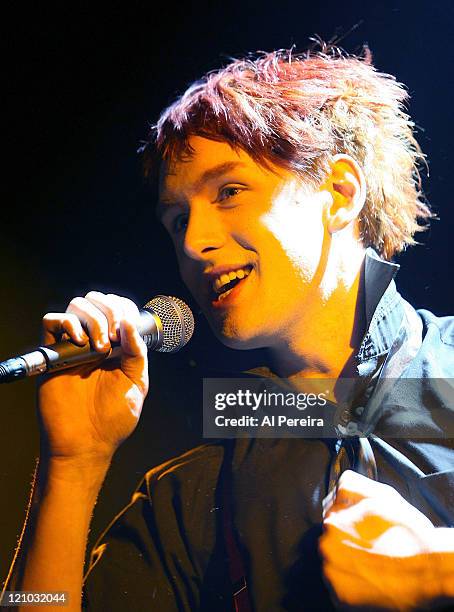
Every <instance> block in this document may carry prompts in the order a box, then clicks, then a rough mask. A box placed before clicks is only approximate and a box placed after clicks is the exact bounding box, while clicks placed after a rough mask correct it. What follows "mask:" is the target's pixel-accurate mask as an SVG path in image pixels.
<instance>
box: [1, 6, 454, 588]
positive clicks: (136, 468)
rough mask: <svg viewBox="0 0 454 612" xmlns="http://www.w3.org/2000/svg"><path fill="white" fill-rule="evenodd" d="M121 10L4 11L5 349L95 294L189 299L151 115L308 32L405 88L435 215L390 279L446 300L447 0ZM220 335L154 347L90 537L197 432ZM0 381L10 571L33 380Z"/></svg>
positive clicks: (449, 205) (25, 477)
mask: <svg viewBox="0 0 454 612" xmlns="http://www.w3.org/2000/svg"><path fill="white" fill-rule="evenodd" d="M124 6H126V4H125V3H121V4H120V3H118V5H117V6H114V5H113V4H112V3H110V4H108V5H106V9H105V11H102V10H101V8H100V6H98V7H95V9H94V8H93V5H92V4H91V3H90V4H89V3H86V4H85V3H75V5H74V3H71V5H68V4H67V3H60V4H59V5H55V6H52V5H51V3H40V5H39V6H36V7H35V8H34V9H27V11H26V10H25V6H24V7H21V6H20V5H18V8H17V9H16V12H15V14H12V15H10V16H9V17H8V19H5V20H4V25H3V30H4V31H3V36H2V38H3V41H4V50H3V53H2V60H3V62H2V64H3V65H2V75H1V78H2V91H3V96H2V98H3V101H4V103H6V104H5V105H4V110H3V114H2V135H3V137H2V143H1V145H2V149H3V160H4V161H3V162H2V170H3V172H2V175H3V185H4V187H5V194H4V196H3V198H4V199H3V202H2V216H1V221H0V257H1V259H0V261H1V267H0V270H1V272H0V274H1V282H0V291H1V298H2V299H1V300H0V359H4V358H7V357H8V356H10V355H12V354H14V353H17V352H19V351H21V352H22V351H24V350H25V349H26V348H28V347H31V346H33V345H34V344H36V343H37V342H38V340H39V328H40V319H41V317H42V315H43V314H44V313H45V312H46V311H49V310H60V309H64V308H65V307H66V304H67V302H68V301H69V299H71V297H73V296H75V295H84V294H85V293H86V292H87V291H89V290H90V289H94V288H98V289H100V290H106V291H112V292H116V293H119V294H123V295H127V296H129V297H131V298H133V299H134V300H136V301H137V303H141V302H144V301H146V299H148V298H149V297H151V296H153V295H154V294H156V293H159V292H168V293H171V294H172V293H174V294H176V295H180V296H185V291H184V289H183V288H182V287H181V284H180V282H179V280H178V279H177V278H176V275H175V272H174V268H175V264H174V259H173V255H172V252H171V249H170V245H169V243H168V241H167V239H166V237H165V236H164V234H163V232H162V230H161V229H160V228H159V227H157V226H156V223H155V221H154V215H153V205H154V201H155V194H154V192H153V191H152V190H150V189H149V188H148V187H146V186H145V185H144V182H143V180H142V178H141V166H140V159H139V157H138V156H137V155H136V150H137V148H138V146H139V143H140V140H141V139H142V138H143V137H144V136H145V134H146V132H147V125H148V122H150V121H155V120H156V119H157V117H158V114H159V111H160V110H161V109H162V108H163V107H164V106H165V105H167V104H168V103H170V102H171V101H172V100H173V99H174V97H175V95H176V94H177V93H179V92H182V91H183V90H184V88H185V87H186V85H187V84H189V83H190V82H191V81H192V80H194V79H196V78H198V77H200V76H201V75H202V74H203V73H205V72H206V71H207V70H209V69H212V68H216V67H218V66H219V65H220V64H222V63H225V62H226V61H227V60H226V58H227V57H229V56H238V55H241V54H243V53H245V52H248V51H255V50H259V49H260V50H270V49H273V48H282V47H290V46H291V45H293V44H295V45H296V47H297V48H299V49H301V48H304V47H305V46H306V45H307V44H308V42H309V41H308V39H309V37H310V36H311V35H314V34H318V35H320V36H321V37H322V38H323V39H325V40H328V39H330V38H332V37H333V36H335V35H337V36H338V37H341V36H342V35H343V34H346V33H348V32H349V31H350V30H351V29H352V27H353V26H355V25H356V26H357V27H356V28H354V29H353V31H352V32H350V33H349V34H348V35H347V36H345V38H344V39H343V40H341V42H340V43H339V44H340V45H341V46H343V47H344V48H346V49H347V50H348V51H349V52H357V51H359V50H360V49H361V46H362V44H363V43H368V44H369V46H370V48H371V50H372V52H373V55H374V63H375V65H376V66H377V67H378V68H379V69H380V70H382V71H384V72H391V73H393V74H395V75H396V76H397V78H398V79H399V80H401V81H403V82H404V83H406V84H407V85H408V88H409V91H410V93H411V96H412V100H411V105H410V112H411V114H412V116H413V117H414V119H415V122H416V124H417V125H418V126H421V129H420V130H419V140H420V143H421V145H422V148H423V150H424V151H425V153H426V154H427V155H428V159H429V167H430V178H429V179H427V178H425V181H424V185H425V192H426V194H427V197H428V199H429V201H430V203H431V204H432V206H433V208H434V210H435V211H436V212H437V214H438V215H439V217H440V221H435V222H434V223H433V224H432V229H431V231H430V232H428V233H427V234H426V235H424V236H422V237H421V240H422V241H423V243H424V244H423V245H422V246H418V247H415V248H413V249H410V250H409V251H408V253H405V254H404V255H403V256H402V257H400V258H399V262H400V263H401V264H402V270H401V272H400V273H399V277H398V285H399V287H400V290H401V292H402V293H403V295H404V296H405V297H406V298H407V299H408V300H409V301H410V302H412V303H413V304H414V305H415V306H417V307H425V308H429V309H430V310H432V311H434V312H435V313H437V314H446V313H448V312H449V311H452V273H451V261H452V258H451V253H452V243H451V241H450V238H451V236H450V230H451V227H452V223H453V218H454V213H453V201H452V197H451V194H452V177H453V171H452V167H451V165H450V163H451V159H450V157H451V156H450V155H449V154H450V152H451V147H452V142H453V135H454V134H453V127H452V105H453V89H452V87H453V86H452V83H453V71H452V65H453V59H454V58H453V54H452V28H453V26H454V5H453V4H452V3H451V2H450V0H444V1H442V0H438V1H437V2H426V1H420V0H416V1H415V0H413V1H411V2H410V1H409V2H406V1H401V2H399V1H397V0H396V1H385V2H381V4H380V6H378V4H377V3H366V2H364V1H352V2H347V3H345V2H344V3H342V2H333V1H327V0H325V1H324V2H323V3H316V2H310V3H309V2H305V1H300V2H297V1H292V2H289V1H287V0H280V1H279V2H272V3H267V2H266V1H262V2H248V1H246V0H243V1H242V2H237V3H234V4H229V3H225V2H224V3H221V2H210V3H206V2H198V3H194V4H190V3H187V4H183V3H180V4H178V3H177V4H175V3H171V2H165V3H162V5H157V4H156V5H155V6H153V4H152V3H151V2H147V3H128V4H127V7H128V8H127V9H125V8H124ZM94 10H95V11H96V13H94ZM422 128H424V129H422ZM451 240H452V239H451ZM198 318H199V317H198ZM210 343H211V340H210V339H209V338H208V336H207V335H206V334H205V332H204V326H203V323H202V322H201V321H199V325H198V334H197V337H196V338H195V341H194V342H193V343H191V345H190V346H189V347H188V348H187V349H186V350H185V351H183V352H182V353H180V354H179V355H178V356H173V357H171V356H155V357H154V358H153V364H152V368H153V377H152V379H153V383H152V389H153V392H152V394H151V395H150V398H149V399H148V400H147V405H146V407H145V411H144V415H143V418H142V421H141V423H140V425H139V427H138V429H137V431H136V432H135V434H134V435H133V436H132V438H131V439H130V440H128V442H127V443H126V444H125V445H124V447H122V449H121V450H120V451H119V453H118V455H117V457H116V460H115V463H114V466H113V468H112V471H111V473H110V475H109V478H108V480H107V482H106V485H105V490H104V492H103V495H102V497H101V501H100V502H99V504H98V506H97V509H96V513H95V519H94V523H93V530H92V534H96V533H98V532H99V529H100V527H101V526H102V525H105V524H106V522H107V521H108V519H109V518H111V517H112V516H113V513H114V512H116V511H117V510H118V509H119V508H121V507H122V505H123V504H124V503H125V502H126V500H127V499H128V497H129V495H130V492H131V491H132V488H133V486H134V485H135V484H136V482H137V481H138V480H139V478H140V476H141V474H142V473H143V471H144V470H145V469H146V468H147V467H150V466H152V465H155V464H157V463H158V462H161V461H163V460H164V459H166V458H169V457H171V456H174V455H175V454H178V453H180V452H181V451H183V450H185V449H187V448H190V447H192V446H194V445H195V444H197V443H198V442H199V441H200V439H201V434H200V429H201V424H200V406H199V401H198V395H197V391H198V387H197V385H195V387H196V388H195V387H194V384H192V385H190V384H189V381H190V380H192V379H191V368H192V365H191V363H192V362H193V361H196V362H197V361H198V360H200V359H202V360H203V355H204V354H206V353H207V352H208V351H209V345H210ZM190 362H191V363H190ZM0 392H1V415H0V419H1V420H0V423H1V432H2V446H1V449H0V495H1V502H2V503H1V510H0V577H3V576H4V575H5V574H6V571H7V566H8V560H9V559H10V558H11V556H12V553H13V550H14V545H15V542H16V538H17V535H18V533H19V531H20V527H21V524H22V521H23V518H24V508H25V505H26V500H27V496H28V490H29V482H30V477H31V473H32V470H33V465H34V458H35V457H36V456H37V452H38V433H37V428H36V423H35V413H34V393H35V390H34V381H32V380H28V381H24V382H21V383H17V384H15V385H11V386H8V387H7V386H5V387H2V388H1V390H0Z"/></svg>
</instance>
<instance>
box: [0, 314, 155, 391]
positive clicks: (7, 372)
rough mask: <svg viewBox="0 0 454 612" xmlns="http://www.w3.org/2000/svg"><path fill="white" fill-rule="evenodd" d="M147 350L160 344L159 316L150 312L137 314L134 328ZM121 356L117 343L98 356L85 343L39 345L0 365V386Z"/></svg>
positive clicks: (64, 341) (62, 342) (153, 348)
mask: <svg viewBox="0 0 454 612" xmlns="http://www.w3.org/2000/svg"><path fill="white" fill-rule="evenodd" d="M137 330H138V332H139V334H140V335H141V336H142V338H143V340H144V342H145V344H146V345H147V348H148V350H155V349H158V348H160V347H161V345H162V342H163V330H162V323H161V320H160V319H159V317H158V316H157V315H156V314H154V313H153V312H151V311H150V310H141V311H140V323H139V324H138V326H137ZM120 354H121V345H120V343H119V342H112V343H111V349H110V350H109V351H108V352H106V353H100V352H98V351H95V350H93V349H92V347H91V345H90V343H89V342H87V344H85V345H83V346H78V345H76V344H74V343H73V342H71V341H70V340H63V341H61V342H55V343H54V344H48V345H45V346H39V347H38V348H37V349H36V350H34V351H32V352H31V353H26V354H24V355H20V356H18V357H12V358H11V359H7V360H6V361H3V362H1V363H0V383H8V382H14V381H15V380H20V379H21V378H26V377H27V376H35V375H37V374H45V373H46V372H57V371H59V370H66V369H68V368H73V367H75V366H77V365H81V364H84V363H96V362H99V363H101V362H102V361H105V360H106V359H111V358H114V357H118V356H119V355H120Z"/></svg>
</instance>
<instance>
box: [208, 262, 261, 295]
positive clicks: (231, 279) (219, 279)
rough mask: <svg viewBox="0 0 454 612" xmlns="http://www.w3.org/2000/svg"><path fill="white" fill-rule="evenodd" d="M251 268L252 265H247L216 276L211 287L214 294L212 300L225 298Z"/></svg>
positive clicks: (247, 274)
mask: <svg viewBox="0 0 454 612" xmlns="http://www.w3.org/2000/svg"><path fill="white" fill-rule="evenodd" d="M251 270H252V266H251V265H248V266H244V267H243V268H238V269H236V270H231V271H229V272H224V273H223V274H220V275H219V276H216V277H215V278H214V280H213V282H212V289H213V291H214V294H215V295H214V298H215V299H214V301H216V302H221V301H223V300H225V298H226V297H227V296H228V295H229V294H230V293H231V292H232V290H233V289H234V288H235V287H236V286H237V285H238V284H240V283H241V282H242V281H243V280H244V279H245V278H247V277H248V276H249V274H250V273H251Z"/></svg>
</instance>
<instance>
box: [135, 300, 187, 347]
mask: <svg viewBox="0 0 454 612" xmlns="http://www.w3.org/2000/svg"><path fill="white" fill-rule="evenodd" d="M144 308H146V309H148V310H152V311H153V312H154V313H156V314H157V316H158V317H159V319H160V321H161V324H162V330H163V334H162V335H163V341H162V345H161V346H160V347H159V348H157V349H155V350H157V351H159V352H160V353H176V352H177V351H179V350H180V349H181V348H183V346H185V344H187V343H188V342H189V340H190V339H191V337H192V334H193V332H194V317H193V315H192V312H191V309H190V308H189V306H188V305H187V304H186V303H185V302H183V300H180V299H179V298H176V297H172V296H170V295H157V296H156V297H154V298H153V299H152V300H150V301H149V302H147V303H146V304H145V306H144Z"/></svg>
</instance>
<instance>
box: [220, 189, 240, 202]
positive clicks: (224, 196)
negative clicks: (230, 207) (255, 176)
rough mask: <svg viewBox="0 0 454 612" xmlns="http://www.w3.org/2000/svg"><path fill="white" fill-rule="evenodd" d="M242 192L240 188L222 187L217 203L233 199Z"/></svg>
mask: <svg viewBox="0 0 454 612" xmlns="http://www.w3.org/2000/svg"><path fill="white" fill-rule="evenodd" d="M241 191H242V189H241V187H223V188H222V189H220V190H219V196H218V202H223V201H224V200H228V199H229V198H233V197H234V196H236V195H238V194H239V193H240V192H241Z"/></svg>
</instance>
